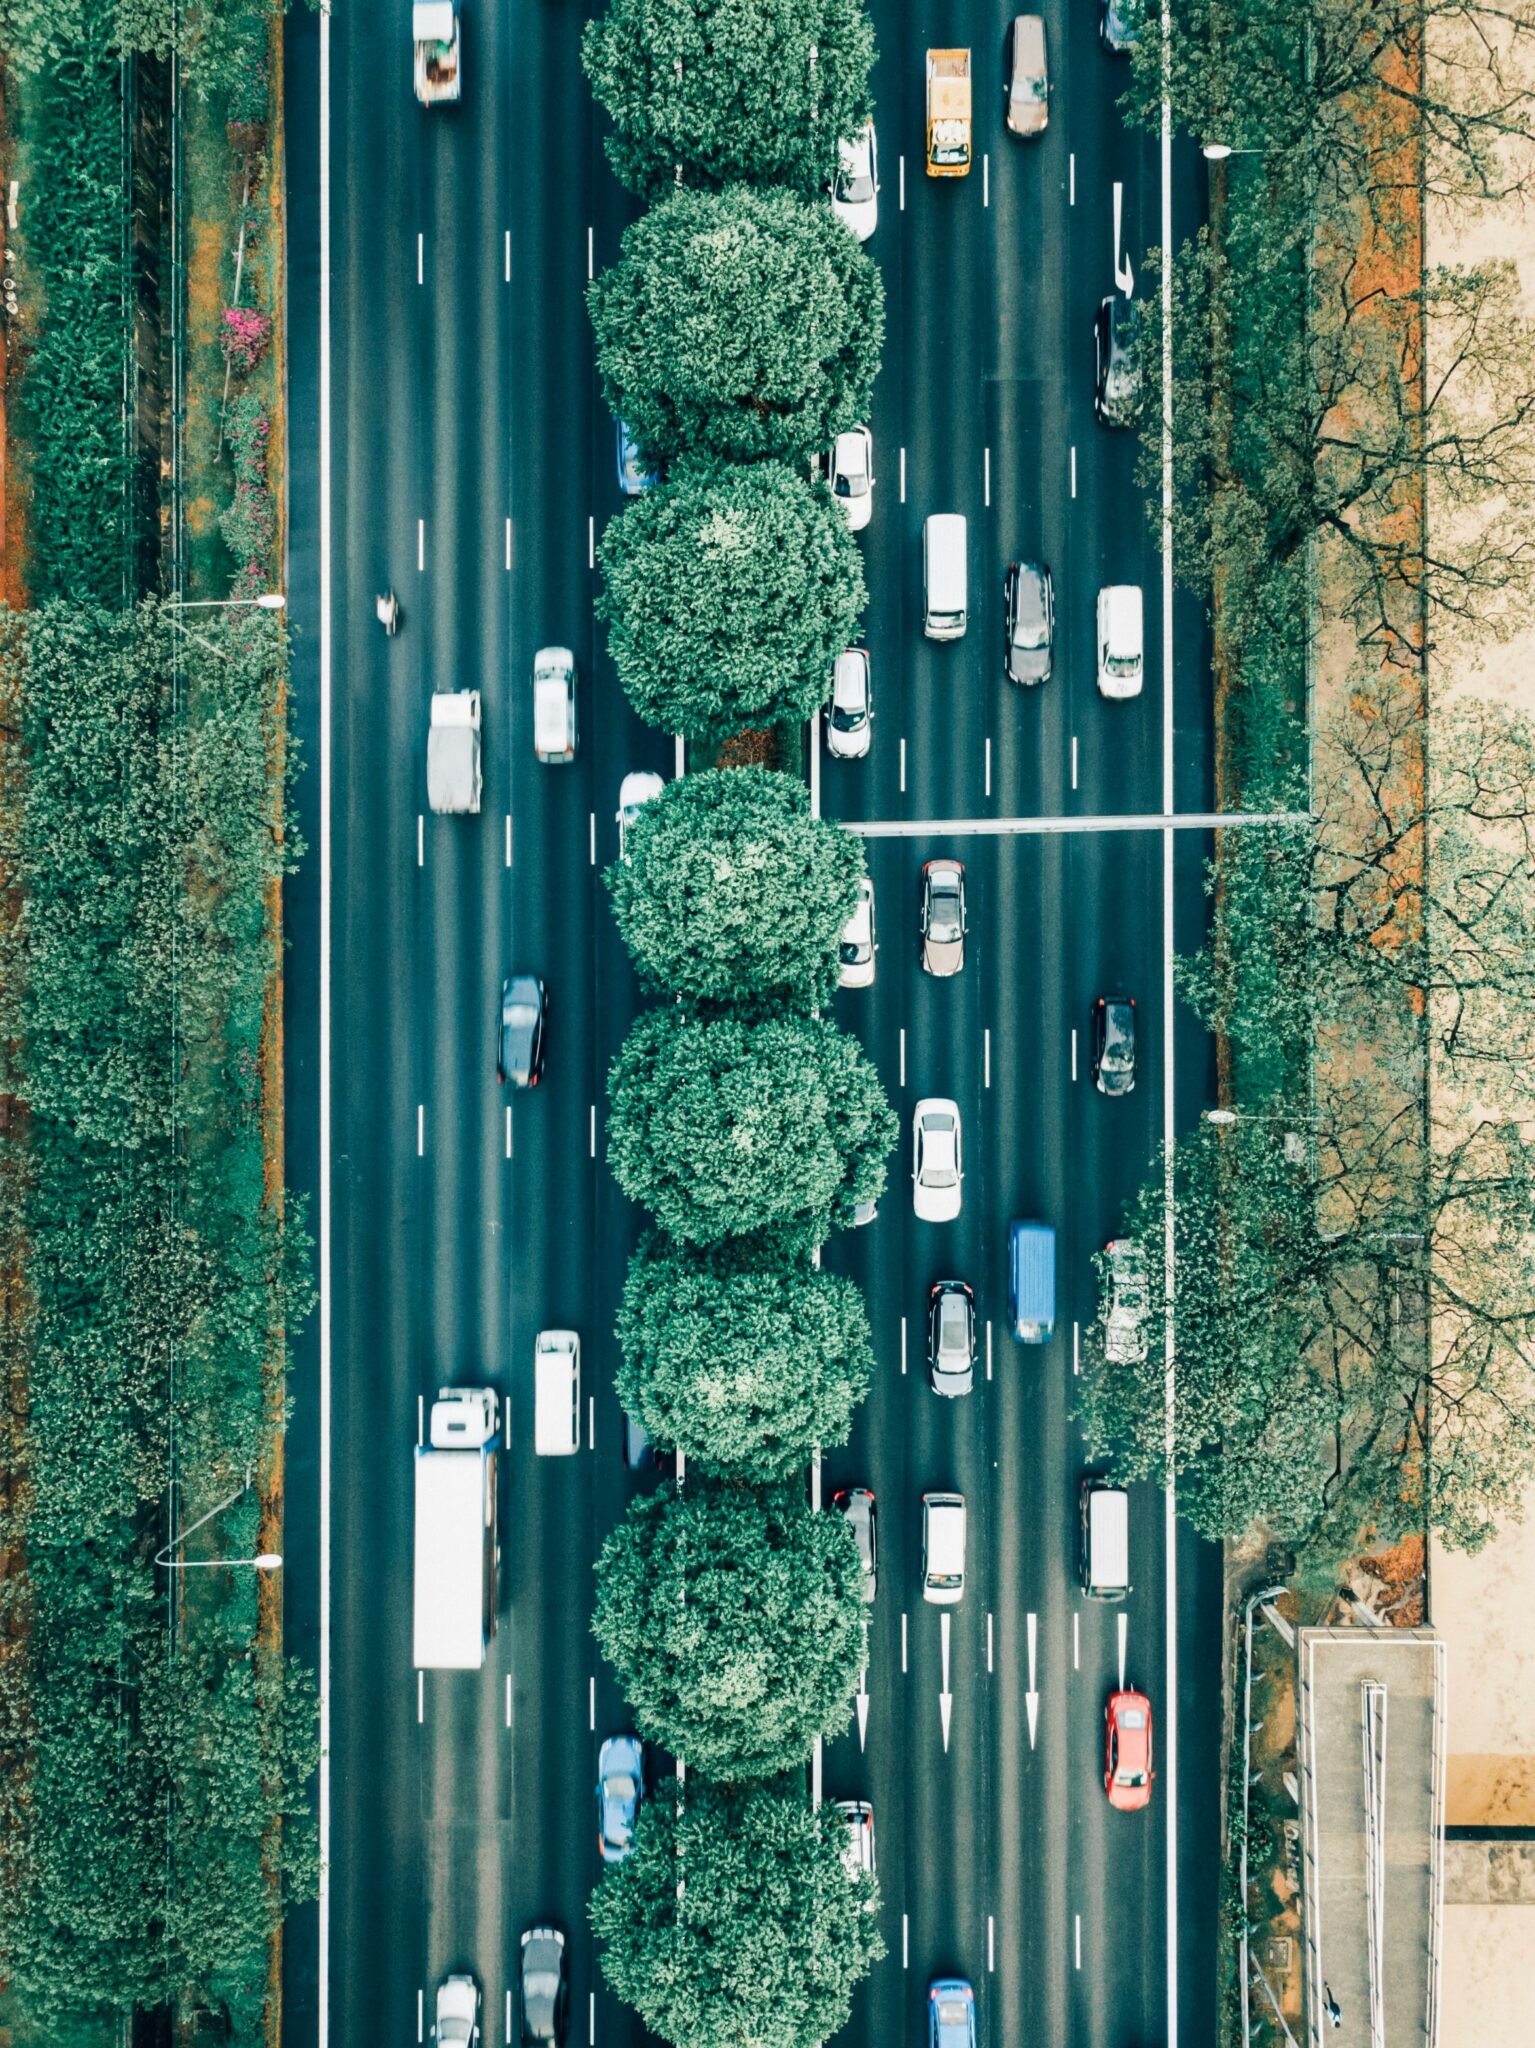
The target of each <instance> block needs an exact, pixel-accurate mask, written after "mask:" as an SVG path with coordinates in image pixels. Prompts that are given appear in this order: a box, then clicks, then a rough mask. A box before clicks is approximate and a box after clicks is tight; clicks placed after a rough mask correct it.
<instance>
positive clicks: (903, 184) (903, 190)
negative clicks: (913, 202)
mask: <svg viewBox="0 0 1535 2048" xmlns="http://www.w3.org/2000/svg"><path fill="white" fill-rule="evenodd" d="M901 211H902V213H904V212H905V211H906V159H905V157H902V158H901Z"/></svg>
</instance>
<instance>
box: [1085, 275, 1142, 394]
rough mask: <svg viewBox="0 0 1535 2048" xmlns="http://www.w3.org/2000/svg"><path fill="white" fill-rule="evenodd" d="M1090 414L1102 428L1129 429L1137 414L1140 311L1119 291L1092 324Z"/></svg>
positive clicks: (1140, 382)
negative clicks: (1091, 405)
mask: <svg viewBox="0 0 1535 2048" xmlns="http://www.w3.org/2000/svg"><path fill="white" fill-rule="evenodd" d="M1093 352H1094V358H1095V362H1094V369H1095V381H1094V384H1093V411H1094V412H1095V413H1096V414H1097V416H1098V418H1099V419H1100V420H1101V421H1102V423H1103V425H1104V426H1106V427H1133V426H1134V425H1135V422H1136V421H1137V420H1138V419H1139V418H1140V412H1141V387H1142V383H1143V379H1142V375H1141V309H1140V307H1139V305H1138V304H1137V303H1136V301H1135V300H1134V299H1127V298H1125V296H1124V295H1123V293H1121V292H1115V293H1113V294H1111V296H1110V297H1108V298H1106V299H1105V300H1104V301H1103V303H1102V304H1101V305H1100V306H1099V308H1098V318H1097V319H1096V321H1094V323H1093Z"/></svg>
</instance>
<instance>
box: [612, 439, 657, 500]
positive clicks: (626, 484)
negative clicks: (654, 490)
mask: <svg viewBox="0 0 1535 2048" xmlns="http://www.w3.org/2000/svg"><path fill="white" fill-rule="evenodd" d="M615 425H616V426H617V428H618V488H619V489H620V490H621V491H622V492H623V494H624V496H625V497H626V498H637V497H638V496H639V494H640V492H641V491H648V490H649V489H650V487H651V485H652V484H653V483H658V482H659V481H660V479H659V478H658V477H657V475H656V472H655V471H654V470H653V469H647V468H646V467H645V458H644V456H643V455H641V453H640V450H639V443H638V442H637V441H636V440H635V438H634V436H633V435H632V434H631V433H630V431H629V429H628V428H627V427H626V426H625V425H624V423H623V421H622V420H618V421H616V422H615Z"/></svg>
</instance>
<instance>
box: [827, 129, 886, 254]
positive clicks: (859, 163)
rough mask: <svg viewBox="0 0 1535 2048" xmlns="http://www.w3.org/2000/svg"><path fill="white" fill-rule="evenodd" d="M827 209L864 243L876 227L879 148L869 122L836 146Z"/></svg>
mask: <svg viewBox="0 0 1535 2048" xmlns="http://www.w3.org/2000/svg"><path fill="white" fill-rule="evenodd" d="M831 210H832V212H833V213H834V214H835V215H836V216H837V218H838V220H840V221H841V223H842V225H843V226H844V227H845V228H846V229H847V230H848V232H849V233H850V234H852V235H854V236H856V237H857V239H858V240H859V241H860V242H866V241H868V239H869V237H870V235H872V234H873V232H874V230H875V228H876V227H877V226H878V225H879V149H878V146H877V144H876V143H875V140H874V123H873V122H872V121H866V122H865V123H864V125H863V127H862V128H860V129H859V131H858V133H857V134H856V135H854V136H852V137H851V138H849V137H848V136H843V138H842V140H841V141H840V142H839V143H838V144H837V175H836V178H835V180H834V182H833V184H832V188H831Z"/></svg>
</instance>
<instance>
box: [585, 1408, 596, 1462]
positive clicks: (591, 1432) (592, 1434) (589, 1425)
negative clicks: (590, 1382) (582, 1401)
mask: <svg viewBox="0 0 1535 2048" xmlns="http://www.w3.org/2000/svg"><path fill="white" fill-rule="evenodd" d="M586 1448H587V1449H588V1450H589V1451H595V1450H596V1448H597V1396H596V1395H595V1394H588V1395H587V1397H586Z"/></svg>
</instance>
